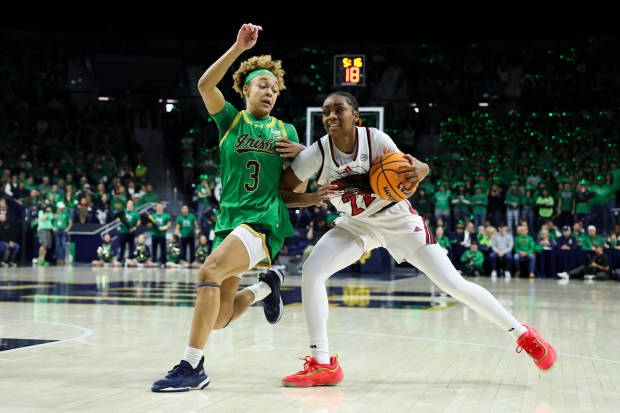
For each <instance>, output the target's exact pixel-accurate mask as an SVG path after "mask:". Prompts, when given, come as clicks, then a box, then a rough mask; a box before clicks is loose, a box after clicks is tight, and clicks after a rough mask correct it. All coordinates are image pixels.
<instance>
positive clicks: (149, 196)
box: [140, 183, 159, 252]
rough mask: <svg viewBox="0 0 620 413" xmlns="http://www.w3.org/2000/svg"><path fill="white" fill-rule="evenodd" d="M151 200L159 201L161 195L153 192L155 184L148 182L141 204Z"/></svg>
mask: <svg viewBox="0 0 620 413" xmlns="http://www.w3.org/2000/svg"><path fill="white" fill-rule="evenodd" d="M151 202H159V195H157V193H155V192H153V185H151V184H148V183H147V184H146V185H145V186H144V194H143V195H142V197H141V198H140V205H145V204H148V203H151ZM153 252H154V251H153Z"/></svg>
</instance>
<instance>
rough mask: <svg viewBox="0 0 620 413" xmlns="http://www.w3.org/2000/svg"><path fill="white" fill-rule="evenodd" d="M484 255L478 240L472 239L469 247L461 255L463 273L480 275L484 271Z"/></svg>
mask: <svg viewBox="0 0 620 413" xmlns="http://www.w3.org/2000/svg"><path fill="white" fill-rule="evenodd" d="M483 265H484V255H483V254H482V252H481V251H480V250H479V249H478V242H477V241H472V242H471V244H470V245H469V249H467V250H465V252H464V253H463V255H461V274H463V275H467V276H476V277H479V276H481V275H482V274H483V273H484V270H483Z"/></svg>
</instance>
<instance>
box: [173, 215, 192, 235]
mask: <svg viewBox="0 0 620 413" xmlns="http://www.w3.org/2000/svg"><path fill="white" fill-rule="evenodd" d="M194 222H196V216H195V215H194V214H192V213H189V214H187V216H186V217H184V216H183V215H179V216H178V217H177V224H178V225H179V228H180V229H181V235H180V236H181V238H188V237H193V236H194V228H195V224H194Z"/></svg>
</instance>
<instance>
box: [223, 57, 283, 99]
mask: <svg viewBox="0 0 620 413" xmlns="http://www.w3.org/2000/svg"><path fill="white" fill-rule="evenodd" d="M258 69H267V70H269V71H270V72H271V73H273V74H274V76H275V77H276V79H277V80H278V84H279V86H278V90H279V91H282V90H284V89H286V86H285V85H284V74H285V73H286V72H285V71H284V69H282V61H281V60H273V59H272V58H271V55H262V56H253V57H250V58H249V59H247V60H244V61H243V62H241V65H240V66H239V69H237V71H236V72H235V73H233V90H234V91H235V92H237V93H239V95H240V96H241V98H244V97H245V96H244V95H243V84H244V83H245V78H246V77H247V75H248V74H249V73H250V72H253V71H255V70H258Z"/></svg>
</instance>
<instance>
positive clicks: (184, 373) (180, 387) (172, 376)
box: [151, 357, 209, 393]
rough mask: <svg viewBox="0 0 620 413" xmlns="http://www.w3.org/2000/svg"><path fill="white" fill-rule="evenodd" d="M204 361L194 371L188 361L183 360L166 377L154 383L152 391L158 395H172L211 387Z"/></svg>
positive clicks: (203, 359) (201, 360)
mask: <svg viewBox="0 0 620 413" xmlns="http://www.w3.org/2000/svg"><path fill="white" fill-rule="evenodd" d="M204 361H205V358H204V357H203V358H202V359H200V363H198V366H197V367H196V368H195V369H194V368H192V365H191V364H189V363H188V362H187V361H185V360H181V362H180V363H179V364H177V365H176V366H174V368H173V369H172V370H170V371H169V372H168V374H167V375H166V377H164V378H163V379H161V380H157V381H156V382H155V383H153V385H152V386H151V390H152V391H154V392H156V393H170V392H181V391H190V390H202V389H204V388H205V387H207V386H208V385H209V376H207V374H206V373H205V370H204V368H203V364H204Z"/></svg>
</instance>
